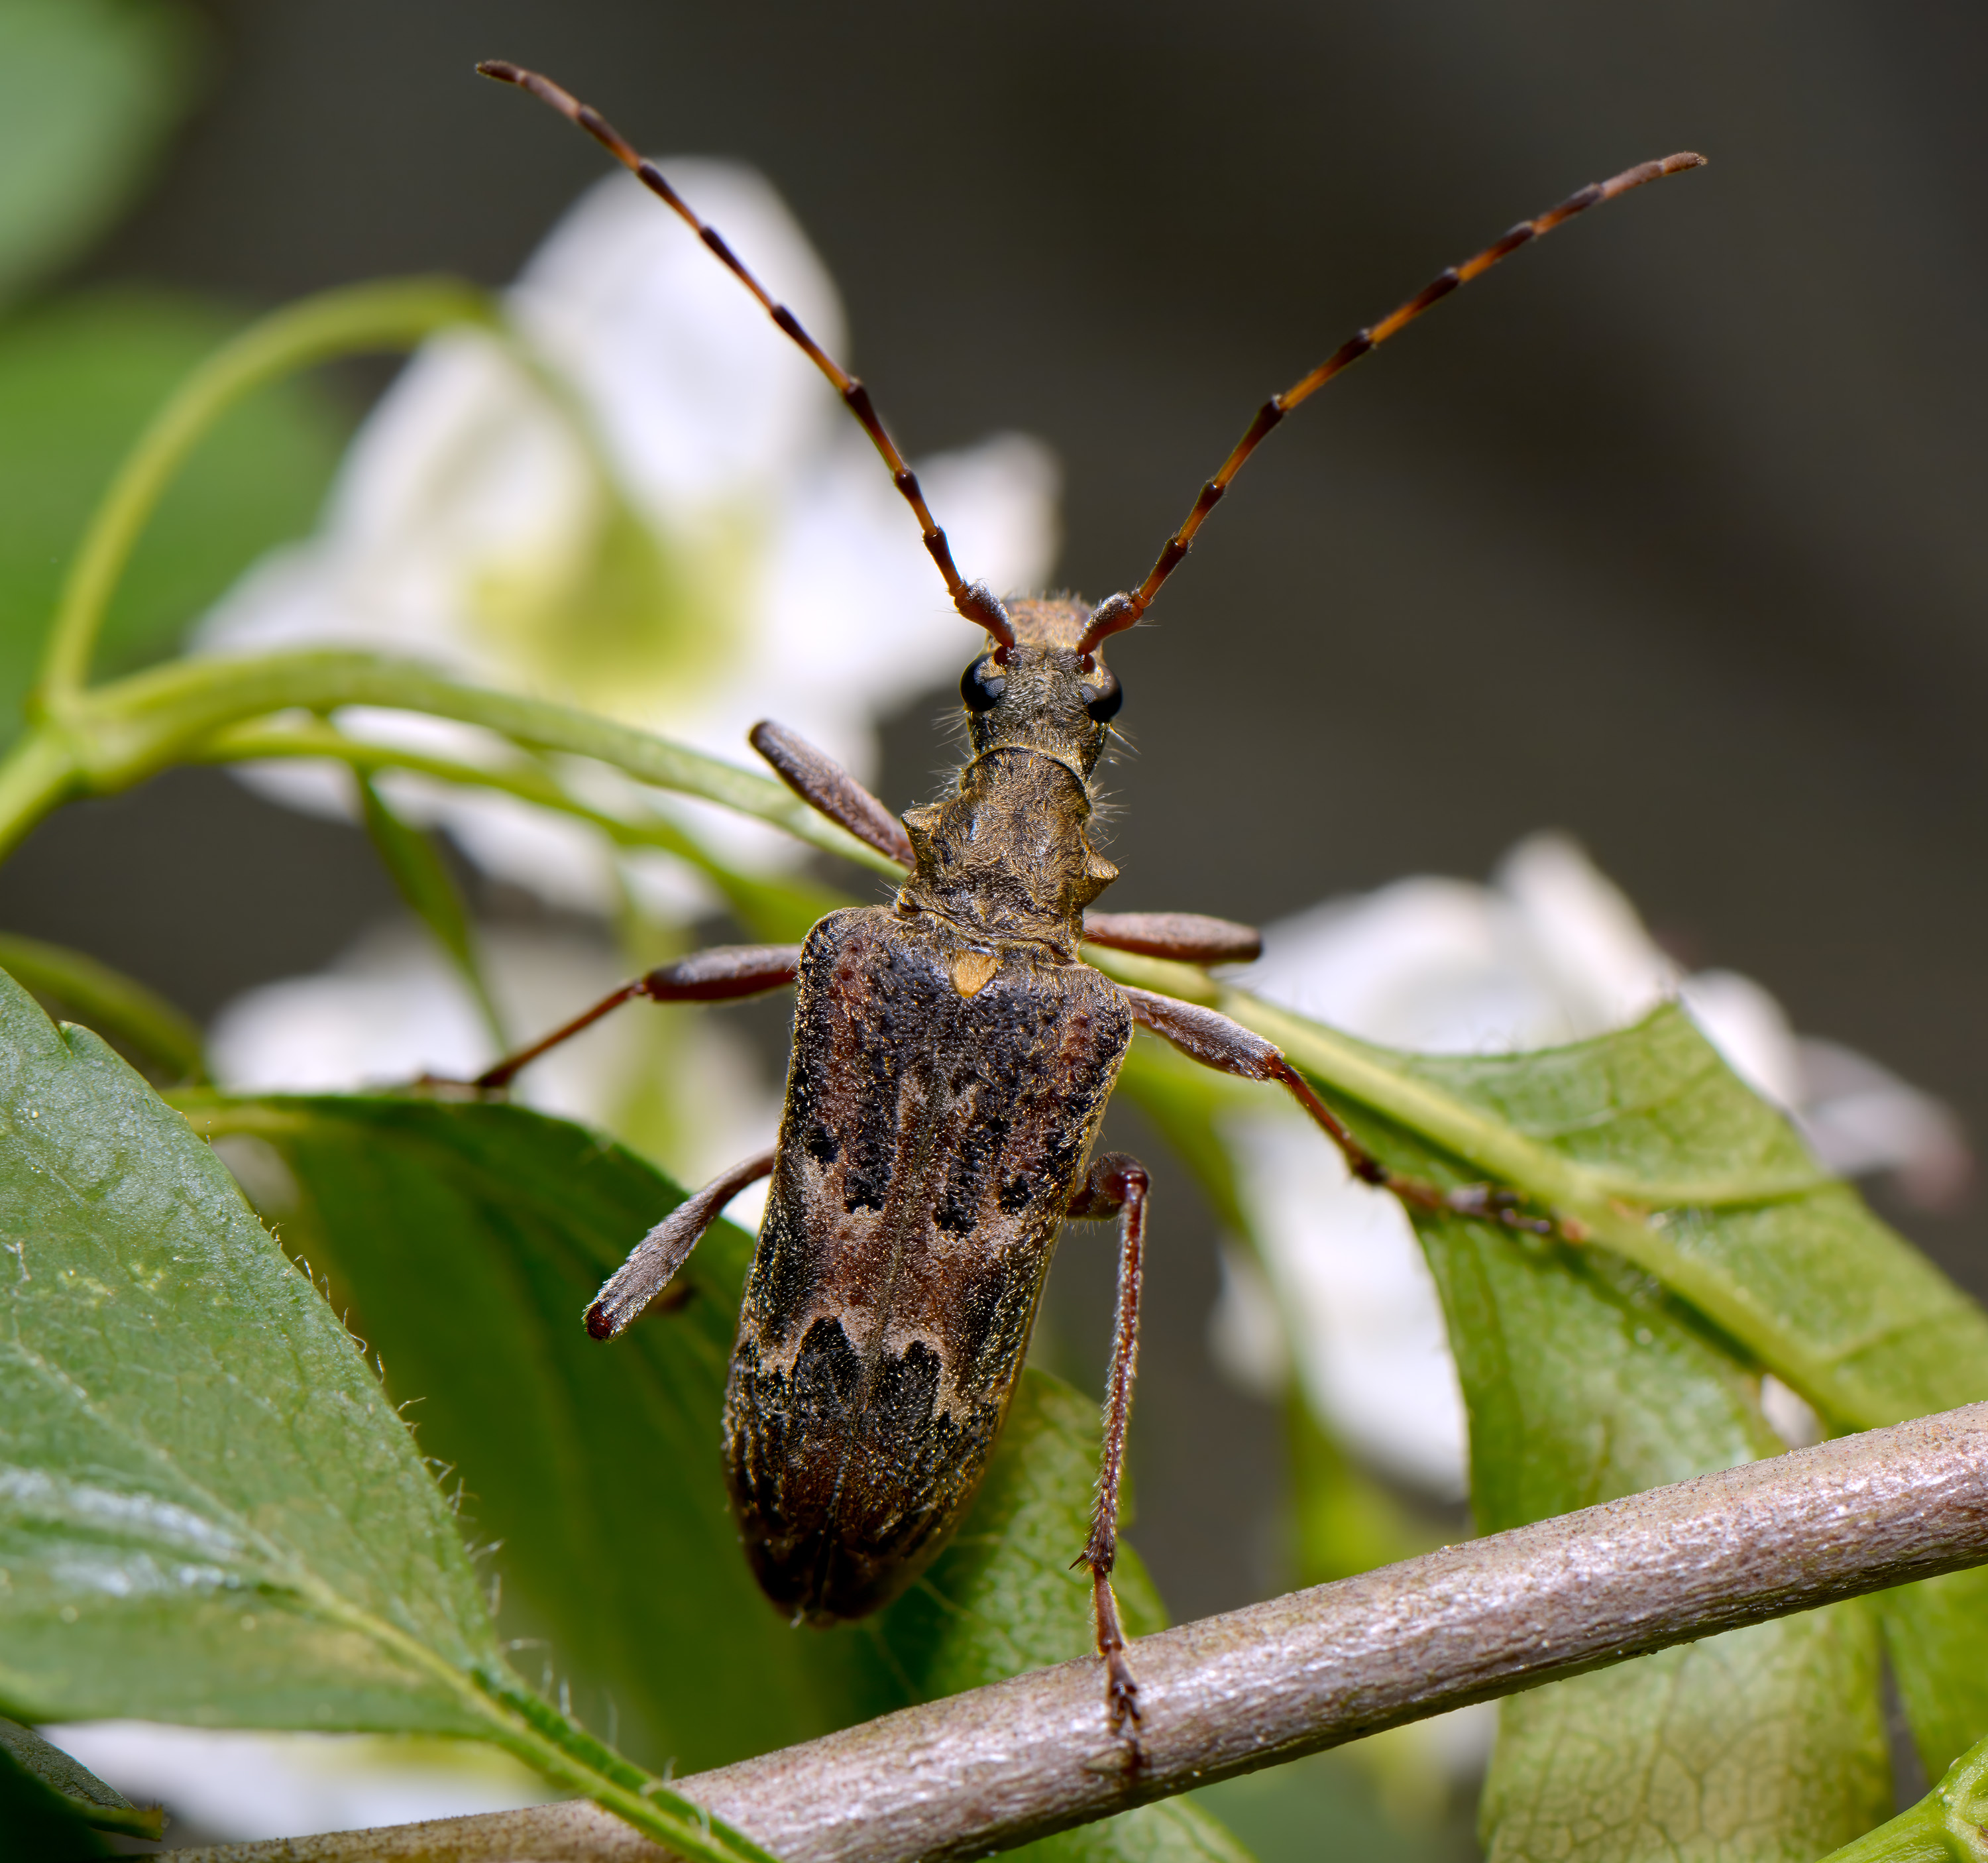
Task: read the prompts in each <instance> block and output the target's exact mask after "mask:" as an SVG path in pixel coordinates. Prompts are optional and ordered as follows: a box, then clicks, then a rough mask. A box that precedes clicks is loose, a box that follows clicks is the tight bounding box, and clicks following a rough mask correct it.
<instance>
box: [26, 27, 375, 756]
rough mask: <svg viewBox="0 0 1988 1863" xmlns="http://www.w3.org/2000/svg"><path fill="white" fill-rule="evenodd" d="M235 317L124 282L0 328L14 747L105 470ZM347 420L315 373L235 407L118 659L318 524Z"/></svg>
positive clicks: (178, 627) (143, 550)
mask: <svg viewBox="0 0 1988 1863" xmlns="http://www.w3.org/2000/svg"><path fill="white" fill-rule="evenodd" d="M67 3H68V0H64V4H65V5H66V4H67ZM231 324H232V320H230V319H228V317H226V316H223V315H221V313H218V312H216V311H215V310H214V309H211V308H209V307H208V306H204V305H201V304H198V303H194V302H192V301H191V300H188V299H179V298H171V297H167V296H163V295H161V294H157V293H145V294H139V293H134V292H104V293H97V294H93V295H91V296H86V297H76V298H72V299H67V300H66V301H64V302H63V303H58V304H56V305H52V306H46V307H44V308H42V309H38V310H36V311H35V312H34V313H32V314H31V315H29V316H22V317H19V318H16V319H15V320H12V322H10V323H6V324H4V325H0V745H4V744H5V742H8V740H9V739H12V737H13V736H14V735H15V732H16V731H17V730H18V729H19V723H20V718H21V713H22V702H23V701H24V700H25V697H26V695H27V692H28V689H29V685H31V684H32V681H33V679H34V677H35V669H36V665H37V662H38V661H39V655H40V651H41V645H42V636H43V634H45V633H46V630H47V627H48V624H49V617H50V616H51V614H52V612H53V610H54V607H55V604H56V596H57V593H59V590H60V588H61V586H62V578H63V572H64V570H65V568H66V565H67V563H68V561H69V556H70V554H71V552H72V551H73V549H74V547H75V546H76V542H77V540H78V539H79V537H80V536H81V535H82V533H83V527H84V526H85V524H86V522H88V520H89V518H90V513H91V512H92V511H93V509H94V508H95V506H96V502H97V500H98V499H99V497H100V495H101V494H102V492H103V488H104V486H105V485H106V482H108V480H109V479H110V475H111V474H112V472H113V470H115V468H116V467H117V464H118V462H119V461H120V459H121V458H123V455H124V454H125V453H126V451H127V449H128V448H130V445H131V443H132V441H134V439H135V438H137V434H138V433H139V431H140V429H142V428H144V424H145V423H146V421H147V420H148V419H149V418H150V416H151V415H152V414H153V413H154V411H155V410H156V409H157V407H158V405H159V404H160V403H161V402H162V401H164V399H165V397H166V396H167V394H169V393H170V392H171V390H172V388H173V387H174V385H175V384H177V382H178V381H179V380H180V379H181V377H183V376H184V375H185V374H187V373H188V371H189V370H191V369H192V368H193V367H194V366H195V365H196V364H198V363H199V362H201V360H203V359H204V358H205V357H206V356H207V355H208V353H209V352H210V351H211V350H212V349H213V347H214V346H215V343H217V342H218V340H220V339H221V337H223V336H225V335H226V333H227V332H228V330H229V329H230V327H231ZM344 428H345V422H344V421H343V419H342V418H340V416H338V415H337V414H336V413H335V412H334V411H333V405H332V404H331V402H330V400H329V399H328V397H326V396H325V395H324V394H323V393H322V392H321V391H317V390H316V389H314V388H313V387H312V386H311V385H310V384H303V383H286V384H282V385H280V386H279V387H276V388H275V389H272V390H271V391H269V393H267V394H261V395H258V396H257V397H255V399H254V400H253V401H250V402H249V403H246V404H244V405H243V406H242V407H238V408H235V409H234V410H233V411H231V412H230V413H229V414H228V416H227V417H226V418H225V420H224V421H222V422H221V424H220V425H219V426H218V428H216V430H215V432H214V433H213V434H211V435H209V436H208V438H207V439H206V440H205V442H204V443H203V444H202V445H201V448H200V450H199V451H198V453H197V454H196V455H194V458H192V460H191V462H189V463H188V467H187V468H186V471H185V472H184V475H183V476H182V477H181V478H180V479H179V480H178V481H177V482H176V483H175V484H174V486H173V488H172V489H171V491H170V492H167V495H166V497H165V499H164V503H163V505H161V510H160V512H159V517H158V521H157V522H156V523H154V524H153V525H152V526H150V527H149V528H148V529H147V532H146V534H145V536H144V539H143V540H142V541H141V542H140V544H139V546H138V548H137V553H136V555H135V556H134V559H133V561H132V564H131V569H130V574H129V576H127V579H126V580H125V582H124V583H123V586H122V587H120V589H119V590H118V593H117V599H116V600H115V601H114V603H113V605H112V607H111V610H110V617H109V620H108V624H107V627H106V637H105V652H104V663H105V664H106V667H107V668H110V669H112V670H116V669H117V668H130V667H134V666H137V665H140V664H145V663H147V661H150V660H153V659H155V658H157V657H158V656H159V654H161V653H163V652H164V651H167V650H168V649H170V648H171V646H172V645H173V644H174V642H175V641H177V639H178V637H179V636H180V635H181V633H182V632H183V631H184V629H185V628H186V627H187V625H188V624H189V623H190V622H191V621H192V620H194V619H195V618H197V617H198V616H199V615H200V614H201V612H202V611H203V610H205V609H206V608H207V607H208V606H209V605H210V604H211V603H212V602H214V601H215V600H216V599H217V598H218V597H219V596H220V595H221V594H222V593H224V591H225V590H226V589H227V587H228V584H229V583H231V582H232V581H233V580H234V579H235V576H238V574H239V573H241V572H242V570H244V569H245V568H246V567H247V566H249V564H250V563H252V562H253V561H254V560H255V559H256V558H257V557H258V556H260V555H261V554H262V552H263V551H265V549H269V547H270V546H272V545H274V544H276V543H280V542H282V541H283V540H284V539H286V538H291V537H296V536H301V535H302V534H303V533H305V532H306V531H307V530H308V529H309V528H310V526H311V524H312V522H313V519H314V518H315V516H316V512H317V509H318V506H319V505H320V502H322V500H323V495H324V492H325V489H326V486H328V485H330V482H331V475H332V473H333V469H334V468H335V467H336V464H337V460H338V455H339V453H340V449H341V447H342V445H343V434H344Z"/></svg>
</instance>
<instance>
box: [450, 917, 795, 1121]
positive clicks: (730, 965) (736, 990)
mask: <svg viewBox="0 0 1988 1863" xmlns="http://www.w3.org/2000/svg"><path fill="white" fill-rule="evenodd" d="M800 966H801V948H800V945H712V948H710V949H709V950H708V951H694V952H691V955H689V956H688V957H687V958H678V959H677V961H676V962H674V964H662V965H658V966H657V968H656V969H654V970H652V971H651V972H649V973H648V975H647V976H642V977H637V978H636V979H634V982H631V983H624V984H623V985H622V986H621V987H620V989H617V990H616V991H615V992H614V994H613V995H612V996H603V997H602V998H601V999H600V1001H599V1002H598V1003H595V1004H594V1006H593V1007H592V1008H591V1009H583V1010H581V1012H580V1013H579V1014H578V1015H577V1016H574V1017H573V1019H572V1021H570V1022H565V1023H560V1026H558V1027H557V1028H556V1029H555V1030H553V1032H552V1033H551V1034H549V1035H546V1036H541V1037H540V1039H539V1040H537V1041H535V1042H533V1043H532V1045H531V1046H529V1048H520V1049H519V1050H518V1051H517V1053H515V1054H507V1055H506V1056H505V1057H504V1058H503V1060H501V1061H499V1062H497V1063H495V1065H494V1066H492V1067H486V1068H485V1069H484V1070H483V1071H482V1073H481V1074H478V1076H477V1077H476V1078H475V1080H444V1079H442V1078H441V1077H439V1076H438V1075H434V1074H424V1075H423V1076H422V1077H421V1084H422V1085H423V1086H424V1087H475V1088H476V1089H477V1090H478V1092H481V1093H495V1092H496V1091H497V1090H499V1088H500V1087H509V1085H510V1084H511V1083H512V1080H515V1079H516V1077H517V1076H518V1075H519V1074H520V1073H521V1072H522V1070H524V1069H526V1067H529V1066H530V1065H531V1064H532V1062H534V1061H535V1060H537V1059H538V1058H539V1056H540V1055H542V1054H546V1053H550V1052H551V1050H553V1049H554V1048H556V1047H557V1046H559V1045H560V1043H562V1042H565V1041H570V1040H572V1039H573V1036H576V1035H577V1034H579V1033H580V1032H581V1031H582V1030H585V1029H590V1028H592V1027H593V1025H594V1024H595V1023H597V1022H598V1021H599V1020H600V1019H601V1017H602V1016H605V1015H607V1013H609V1012H610V1011H611V1010H614V1009H619V1008H620V1006H622V1004H623V1003H633V1002H634V1000H635V999H636V998H637V997H638V996H640V997H645V998H646V999H647V1000H648V1001H650V1002H651V1003H737V1002H739V1001H740V1000H742V999H743V998H745V997H747V996H764V995H765V994H766V992H767V991H768V990H773V989H783V988H784V987H785V986H786V985H788V984H789V983H791V982H793V980H794V979H795V978H796V976H798V975H800Z"/></svg>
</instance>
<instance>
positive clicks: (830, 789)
mask: <svg viewBox="0 0 1988 1863" xmlns="http://www.w3.org/2000/svg"><path fill="white" fill-rule="evenodd" d="M745 741H746V742H748V743H749V744H750V745H751V746H752V748H753V749H755V750H756V751H757V752H759V755H760V756H762V757H764V758H765V759H766V761H767V762H769V763H770V764H772V765H773V768H774V769H775V771H776V773H778V775H779V779H780V780H781V781H782V782H783V783H785V784H786V786H787V787H788V788H789V789H792V790H793V793H795V794H796V796H799V797H800V799H801V800H802V801H803V802H804V803H806V804H807V805H808V806H809V807H810V808H811V809H818V810H820V812H821V813H823V814H824V815H826V816H827V817H828V819H829V820H830V821H832V822H833V823H836V824H837V826H838V827H844V828H847V830H849V832H850V833H851V834H853V835H854V836H855V837H856V838H857V840H859V841H867V842H868V843H869V844H870V845H871V847H874V848H875V849H876V850H877V852H878V853H879V854H888V855H889V856H890V857H891V859H892V860H895V861H896V862H897V863H898V865H899V866H901V867H909V866H910V865H911V864H912V861H911V837H910V836H909V835H908V834H907V833H905V832H904V823H902V822H901V821H899V820H898V818H897V817H896V816H894V815H893V814H892V813H891V811H890V810H888V809H887V808H886V807H885V806H884V804H883V803H881V802H879V801H878V800H877V798H876V797H875V796H873V795H871V793H870V792H869V791H868V790H867V789H865V788H864V786H863V785H862V784H861V783H858V782H857V780H856V779H855V778H854V776H850V773H848V771H847V770H846V769H844V768H843V767H842V766H841V765H840V763H838V762H836V760H835V759H834V758H833V757H831V756H830V755H829V754H828V752H827V751H825V750H817V749H815V747H814V746H813V745H812V744H810V742H808V741H807V739H806V738H804V737H803V736H802V735H801V734H800V732H798V731H793V730H789V729H788V727H787V726H786V725H776V724H775V723H774V722H773V720H772V719H771V718H762V719H761V720H760V721H759V723H758V724H756V725H754V726H753V727H752V729H751V730H750V731H749V732H746V734H745Z"/></svg>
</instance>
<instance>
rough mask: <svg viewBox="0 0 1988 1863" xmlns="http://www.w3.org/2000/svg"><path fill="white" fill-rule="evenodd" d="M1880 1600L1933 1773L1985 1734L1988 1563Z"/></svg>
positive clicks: (1902, 1694) (1895, 1672) (1896, 1672)
mask: <svg viewBox="0 0 1988 1863" xmlns="http://www.w3.org/2000/svg"><path fill="white" fill-rule="evenodd" d="M1984 1395H1988V1393H1984ZM1877 1603H1878V1618H1879V1621H1881V1623H1882V1624H1883V1625H1884V1627H1885V1654H1886V1655H1888V1657H1889V1658H1891V1662H1892V1679H1894V1680H1895V1682H1897V1684H1898V1699H1899V1701H1900V1702H1901V1703H1902V1706H1904V1708H1905V1719H1906V1720H1907V1722H1908V1723H1909V1724H1910V1726H1911V1727H1912V1743H1913V1745H1914V1746H1915V1747H1916V1748H1917V1749H1918V1751H1919V1763H1920V1764H1921V1765H1922V1767H1925V1775H1926V1777H1928V1778H1929V1779H1937V1778H1938V1777H1939V1775H1940V1774H1941V1773H1942V1772H1944V1771H1945V1770H1946V1768H1947V1767H1949V1766H1950V1765H1951V1764H1952V1763H1953V1762H1954V1761H1955V1760H1957V1759H1959V1756H1961V1755H1962V1754H1963V1753H1965V1752H1966V1751H1967V1750H1968V1749H1969V1748H1970V1747H1972V1746H1973V1745H1974V1744H1975V1743H1976V1742H1977V1741H1979V1740H1981V1739H1982V1738H1983V1736H1984V1735H1988V1567H1982V1566H1976V1567H1975V1568H1974V1569H1973V1571H1967V1572H1949V1574H1947V1575H1946V1577H1944V1578H1929V1579H1926V1580H1925V1581H1922V1583H1920V1584H1915V1585H1907V1586H1906V1587H1905V1588H1904V1589H1903V1590H1902V1591H1887V1592H1885V1594H1883V1595H1882V1596H1881V1598H1878V1601H1877Z"/></svg>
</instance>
